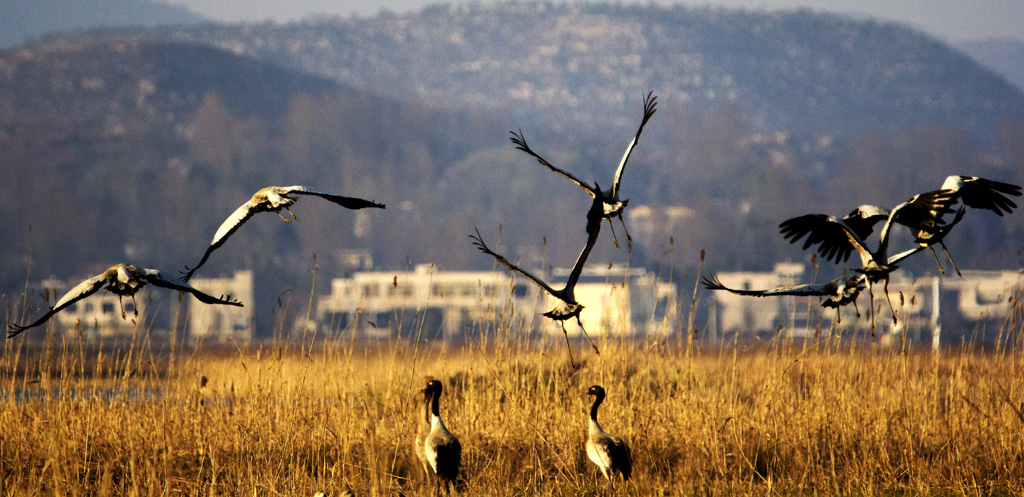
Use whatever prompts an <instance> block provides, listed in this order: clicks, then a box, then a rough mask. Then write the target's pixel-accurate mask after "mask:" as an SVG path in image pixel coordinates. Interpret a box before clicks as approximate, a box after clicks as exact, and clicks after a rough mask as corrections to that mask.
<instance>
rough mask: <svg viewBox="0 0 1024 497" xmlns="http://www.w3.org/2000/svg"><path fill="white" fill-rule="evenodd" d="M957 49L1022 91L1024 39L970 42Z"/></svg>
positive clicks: (1023, 87)
mask: <svg viewBox="0 0 1024 497" xmlns="http://www.w3.org/2000/svg"><path fill="white" fill-rule="evenodd" d="M957 48H959V49H960V50H963V51H964V53H966V54H967V55H970V56H971V57H972V58H973V59H975V60H977V61H978V62H980V63H981V64H984V65H985V66H986V67H989V68H991V69H992V70H993V71H995V72H996V73H997V74H1000V75H1002V76H1003V77H1005V78H1006V79H1007V81H1009V82H1010V83H1013V84H1014V85H1016V86H1017V88H1020V89H1021V90H1024V39H987V40H972V41H965V42H961V43H958V44H957Z"/></svg>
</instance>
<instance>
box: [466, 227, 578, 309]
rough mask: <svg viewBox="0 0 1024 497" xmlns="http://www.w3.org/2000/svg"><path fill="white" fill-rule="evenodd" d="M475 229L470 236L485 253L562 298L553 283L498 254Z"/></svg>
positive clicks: (510, 269) (474, 243)
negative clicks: (550, 283) (546, 281)
mask: <svg viewBox="0 0 1024 497" xmlns="http://www.w3.org/2000/svg"><path fill="white" fill-rule="evenodd" d="M473 229H474V230H475V231H476V235H469V237H470V238H472V239H473V240H474V241H473V245H475V246H476V247H477V248H479V249H480V251H481V252H483V253H485V254H488V255H490V256H492V257H494V258H495V259H497V260H498V262H500V263H501V265H503V266H505V267H506V268H508V269H509V271H514V272H517V273H519V274H521V275H523V276H525V277H527V278H529V279H530V281H533V282H534V283H536V284H537V286H539V287H541V288H543V289H544V291H546V292H548V293H550V294H551V295H553V296H555V297H558V298H561V296H560V293H559V292H557V291H555V289H554V288H551V285H548V284H547V283H545V282H544V281H543V280H541V279H540V278H538V277H536V276H534V275H532V274H530V272H528V271H525V270H523V269H522V268H520V267H519V266H517V265H515V264H512V263H511V262H509V261H508V259H506V258H505V257H504V256H502V255H501V254H498V253H497V252H495V251H493V250H491V249H490V248H489V247H487V244H486V243H484V240H483V238H482V237H481V236H480V230H478V229H476V228H473Z"/></svg>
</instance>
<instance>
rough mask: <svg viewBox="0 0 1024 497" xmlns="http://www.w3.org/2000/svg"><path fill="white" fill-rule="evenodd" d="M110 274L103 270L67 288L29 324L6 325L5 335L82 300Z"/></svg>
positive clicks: (21, 330)
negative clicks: (46, 309)
mask: <svg viewBox="0 0 1024 497" xmlns="http://www.w3.org/2000/svg"><path fill="white" fill-rule="evenodd" d="M110 275H111V273H110V271H104V272H103V273H101V274H98V275H96V276H93V277H92V278H89V279H87V280H85V281H83V282H81V283H79V284H77V285H75V286H74V288H72V289H71V290H68V292H67V293H65V294H64V296H62V297H61V298H60V299H59V300H57V303H56V304H55V305H54V306H53V308H52V309H50V310H49V311H47V312H46V314H43V316H42V317H40V318H39V319H37V320H35V321H34V322H33V323H32V324H29V325H27V326H21V325H17V324H14V323H11V324H9V325H7V337H8V338H10V337H13V336H15V335H17V334H19V333H21V332H23V331H25V330H27V329H29V328H35V327H36V326H39V325H41V324H43V323H45V322H46V321H47V320H49V319H50V318H51V317H53V315H54V314H57V313H58V312H60V311H62V310H64V309H66V308H67V307H68V306H70V305H71V304H74V303H75V302H78V301H79V300H82V299H84V298H86V297H88V296H90V295H92V294H94V293H96V292H97V291H99V289H101V288H103V286H104V285H106V284H107V283H109V281H108V280H109V279H110Z"/></svg>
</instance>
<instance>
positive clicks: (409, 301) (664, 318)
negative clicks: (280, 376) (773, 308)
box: [316, 265, 677, 339]
mask: <svg viewBox="0 0 1024 497" xmlns="http://www.w3.org/2000/svg"><path fill="white" fill-rule="evenodd" d="M554 275H555V280H556V281H554V282H553V284H552V285H553V286H554V287H555V288H558V287H559V286H560V283H559V281H557V280H558V279H559V278H561V279H562V280H563V281H564V278H565V277H567V276H568V270H555V271H554ZM517 276H518V275H516V276H511V275H509V273H507V272H501V271H439V270H437V269H436V268H434V267H433V266H429V265H420V266H416V267H415V268H414V270H412V271H362V272H356V273H352V275H351V277H348V278H336V279H334V280H332V281H331V293H330V294H329V295H325V296H321V297H319V298H318V299H317V302H316V319H317V323H318V325H319V326H320V327H321V329H322V331H323V332H324V333H327V336H337V335H338V334H352V333H354V334H355V336H362V337H378V338H382V337H416V336H419V337H422V338H427V339H435V338H441V339H459V338H463V337H465V336H466V335H467V334H473V333H477V332H480V331H481V330H482V329H483V327H491V328H493V327H495V326H497V327H518V328H525V329H526V330H529V332H534V331H538V332H545V333H557V334H559V335H560V334H561V333H562V330H561V327H560V326H559V325H558V323H555V322H553V321H552V320H550V319H547V318H545V317H544V316H542V313H543V312H545V311H547V310H549V309H551V308H552V307H554V306H555V304H556V299H555V298H554V297H551V296H550V295H548V294H547V293H546V292H543V291H542V290H541V289H540V288H539V287H537V285H535V284H534V283H533V282H530V281H527V280H526V279H525V278H523V277H517ZM575 293H576V298H577V300H578V301H579V302H580V303H581V304H583V306H584V310H583V312H582V313H581V316H580V319H581V321H582V323H583V325H584V327H585V328H586V329H587V332H588V333H590V334H591V335H602V334H611V333H620V334H628V335H632V334H637V333H652V332H661V333H668V332H669V331H667V330H669V329H670V327H671V326H673V325H674V322H675V319H676V317H675V316H676V309H677V303H676V291H675V285H673V284H670V283H663V282H660V281H658V280H657V278H655V277H654V276H653V275H650V274H648V273H647V272H646V271H644V270H643V269H632V270H629V271H626V270H611V269H605V270H594V271H588V272H586V273H585V274H584V275H583V277H581V279H580V281H579V283H578V284H577V286H576V292H575ZM566 330H567V331H568V333H569V334H570V335H577V334H581V331H580V330H579V328H578V326H576V324H575V323H574V322H567V323H566Z"/></svg>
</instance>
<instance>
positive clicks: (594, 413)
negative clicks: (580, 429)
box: [590, 395, 604, 432]
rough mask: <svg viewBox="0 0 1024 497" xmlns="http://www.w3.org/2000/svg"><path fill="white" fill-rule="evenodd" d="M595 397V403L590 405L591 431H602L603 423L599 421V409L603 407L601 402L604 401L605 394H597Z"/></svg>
mask: <svg viewBox="0 0 1024 497" xmlns="http://www.w3.org/2000/svg"><path fill="white" fill-rule="evenodd" d="M596 397H597V398H595V399H594V404H593V405H591V406H590V431H591V432H593V431H595V430H596V431H598V432H600V431H602V430H601V424H600V423H598V422H597V409H598V408H599V407H601V403H602V402H604V395H597V396H596Z"/></svg>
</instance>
